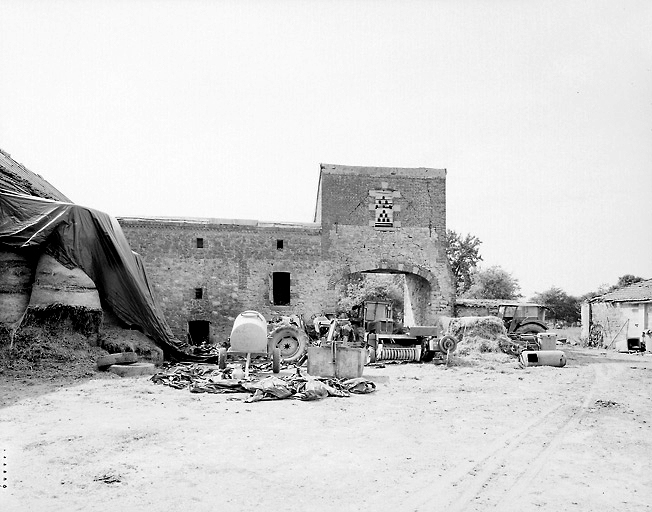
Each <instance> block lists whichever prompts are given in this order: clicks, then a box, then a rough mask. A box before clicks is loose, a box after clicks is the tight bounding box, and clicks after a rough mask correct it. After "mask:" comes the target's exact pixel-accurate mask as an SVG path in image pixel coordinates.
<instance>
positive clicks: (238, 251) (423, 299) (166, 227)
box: [118, 165, 453, 343]
mask: <svg viewBox="0 0 652 512" xmlns="http://www.w3.org/2000/svg"><path fill="white" fill-rule="evenodd" d="M320 171H321V173H320V181H319V189H318V200H317V208H316V213H315V222H314V223H306V224H298V223H297V224H291V223H287V224H285V223H259V222H256V221H229V220H218V219H210V220H190V219H185V220H183V219H178V220H173V219H155V218H121V219H118V220H119V222H120V224H121V226H122V229H123V231H124V232H125V235H126V236H127V239H128V240H129V243H130V244H131V247H132V249H133V250H134V251H136V252H138V253H139V254H140V255H141V256H142V257H143V259H144V262H145V265H146V270H147V273H148V276H149V279H150V282H151V284H152V287H153V290H154V295H155V297H156V298H157V300H158V301H159V303H160V305H161V308H162V309H163V312H164V314H165V317H166V319H167V320H168V322H169V324H170V327H171V328H172V330H173V332H174V334H175V335H176V336H177V337H179V338H184V339H185V336H186V332H187V329H188V322H189V321H191V320H205V321H208V322H210V332H211V340H212V341H213V342H214V343H220V342H223V341H226V337H227V336H228V335H229V333H230V329H231V325H232V323H233V320H234V319H235V317H236V316H237V315H238V314H239V313H241V312H242V311H244V310H247V309H254V310H257V311H260V312H261V313H262V314H263V315H265V317H267V318H270V317H271V316H274V315H278V314H283V315H287V314H303V315H304V317H305V318H306V319H309V318H310V317H311V316H312V315H315V314H320V313H322V312H324V311H334V310H335V308H336V304H337V301H338V298H339V297H340V296H341V292H342V288H343V287H344V286H345V285H346V283H347V282H348V278H349V275H350V274H351V273H352V272H361V271H383V272H393V273H404V274H406V277H407V278H406V283H407V286H406V304H408V305H409V306H410V307H409V311H408V310H406V312H405V317H406V318H405V319H406V323H407V322H408V320H409V321H413V322H414V324H421V325H423V324H429V323H434V320H435V317H436V315H437V314H440V313H449V312H450V309H451V304H452V301H453V287H452V278H451V274H450V269H449V268H448V264H447V260H446V255H445V247H444V245H443V243H442V241H443V240H445V232H446V172H445V171H444V170H439V169H394V168H371V167H346V166H331V165H322V166H321V169H320ZM379 190H381V191H390V192H391V193H392V194H393V196H392V197H393V209H392V212H390V213H393V221H394V222H393V227H385V228H377V227H375V226H374V219H375V211H374V206H373V205H374V200H375V196H374V191H379ZM198 238H202V239H203V248H198V247H197V239H198ZM279 240H282V248H279V242H278V241H279ZM273 272H288V273H289V274H290V280H291V281H290V304H289V305H288V306H275V305H274V304H273V303H272V285H271V275H272V273H273ZM197 288H201V290H202V294H203V296H202V298H201V299H196V298H195V290H196V289H197Z"/></svg>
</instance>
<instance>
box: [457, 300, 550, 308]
mask: <svg viewBox="0 0 652 512" xmlns="http://www.w3.org/2000/svg"><path fill="white" fill-rule="evenodd" d="M455 304H457V305H459V306H466V307H467V308H486V307H498V306H539V307H541V304H537V303H536V302H519V301H517V300H513V299H504V300H501V299H455Z"/></svg>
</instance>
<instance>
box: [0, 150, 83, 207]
mask: <svg viewBox="0 0 652 512" xmlns="http://www.w3.org/2000/svg"><path fill="white" fill-rule="evenodd" d="M0 190H5V191H9V192H15V193H17V194H27V195H29V196H37V197H44V198H46V199H54V200H55V201H62V202H64V203H72V201H71V200H70V199H68V198H67V197H66V196H65V195H63V194H62V193H61V192H59V191H58V190H57V189H56V188H55V187H53V186H52V185H50V184H49V183H48V182H47V181H45V180H44V179H43V177H41V176H39V175H38V174H36V173H33V172H32V171H30V170H29V169H27V168H26V167H25V166H24V165H23V164H19V163H18V162H16V161H15V160H14V159H13V158H11V156H10V155H9V154H8V153H5V152H4V151H2V150H1V149H0Z"/></svg>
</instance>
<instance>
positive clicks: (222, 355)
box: [217, 348, 226, 370]
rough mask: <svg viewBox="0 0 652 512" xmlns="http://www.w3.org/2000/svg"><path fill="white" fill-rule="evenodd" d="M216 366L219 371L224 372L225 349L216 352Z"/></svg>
mask: <svg viewBox="0 0 652 512" xmlns="http://www.w3.org/2000/svg"><path fill="white" fill-rule="evenodd" d="M217 366H218V368H219V369H220V370H224V369H225V368H226V349H225V348H221V349H220V350H219V351H218V352H217Z"/></svg>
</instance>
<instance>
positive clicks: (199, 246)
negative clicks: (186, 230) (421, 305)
mask: <svg viewBox="0 0 652 512" xmlns="http://www.w3.org/2000/svg"><path fill="white" fill-rule="evenodd" d="M203 248H204V239H203V238H198V239H197V249H203Z"/></svg>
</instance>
